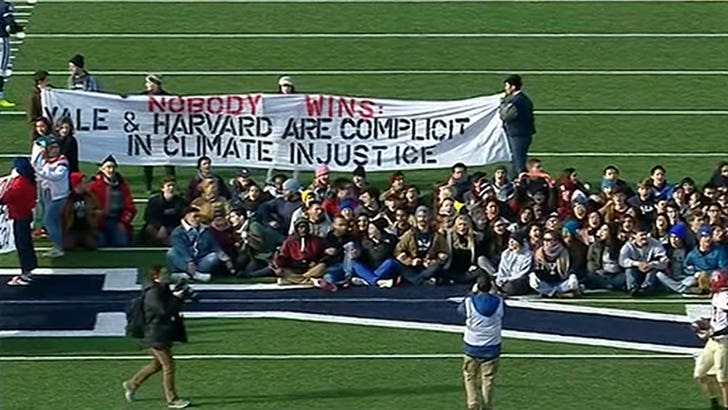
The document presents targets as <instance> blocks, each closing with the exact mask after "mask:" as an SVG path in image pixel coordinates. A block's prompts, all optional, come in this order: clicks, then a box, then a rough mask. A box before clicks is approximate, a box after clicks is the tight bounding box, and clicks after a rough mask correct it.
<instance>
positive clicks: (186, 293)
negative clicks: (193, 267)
mask: <svg viewBox="0 0 728 410" xmlns="http://www.w3.org/2000/svg"><path fill="white" fill-rule="evenodd" d="M172 293H173V294H174V295H175V296H176V297H178V298H180V299H182V300H184V301H190V302H199V301H200V294H199V293H198V292H197V291H195V290H194V289H192V286H190V284H189V283H187V281H184V280H183V281H181V282H179V283H178V284H177V285H176V286H175V287H174V289H172Z"/></svg>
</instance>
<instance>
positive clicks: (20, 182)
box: [0, 157, 38, 286]
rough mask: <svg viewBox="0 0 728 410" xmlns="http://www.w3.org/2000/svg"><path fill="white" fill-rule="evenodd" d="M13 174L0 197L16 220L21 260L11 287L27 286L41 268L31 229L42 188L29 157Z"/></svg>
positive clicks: (17, 162)
mask: <svg viewBox="0 0 728 410" xmlns="http://www.w3.org/2000/svg"><path fill="white" fill-rule="evenodd" d="M10 175H12V176H13V178H12V180H11V182H10V186H9V187H8V189H7V190H6V191H5V193H4V194H3V195H2V197H0V203H2V204H3V205H6V206H7V207H8V214H9V215H8V216H9V217H10V218H11V219H12V220H13V239H14V241H15V249H16V251H17V253H18V259H20V275H17V276H15V277H13V278H12V279H10V281H8V286H26V285H28V284H30V282H31V280H32V276H31V275H32V272H33V269H35V268H37V267H38V258H37V257H36V255H35V250H34V249H33V238H32V236H31V229H30V226H31V224H32V223H33V208H34V207H35V201H36V199H37V198H38V189H37V187H36V182H35V171H34V170H33V167H32V166H31V165H30V161H29V160H28V158H25V157H18V158H15V161H14V162H13V171H12V172H11V174H10Z"/></svg>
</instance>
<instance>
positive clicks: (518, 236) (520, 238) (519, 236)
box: [511, 230, 526, 246]
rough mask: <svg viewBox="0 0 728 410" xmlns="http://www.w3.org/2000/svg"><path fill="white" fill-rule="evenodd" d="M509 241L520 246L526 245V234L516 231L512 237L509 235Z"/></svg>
mask: <svg viewBox="0 0 728 410" xmlns="http://www.w3.org/2000/svg"><path fill="white" fill-rule="evenodd" d="M511 239H513V240H514V241H516V242H518V243H520V244H521V246H523V245H525V244H526V233H525V232H524V231H520V230H519V231H516V232H515V233H514V234H513V235H511Z"/></svg>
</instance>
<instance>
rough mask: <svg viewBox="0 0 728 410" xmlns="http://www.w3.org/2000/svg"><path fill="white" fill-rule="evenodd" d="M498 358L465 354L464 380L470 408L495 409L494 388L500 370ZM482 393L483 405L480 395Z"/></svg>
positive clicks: (475, 409)
mask: <svg viewBox="0 0 728 410" xmlns="http://www.w3.org/2000/svg"><path fill="white" fill-rule="evenodd" d="M498 365H499V362H498V359H497V358H495V359H476V358H474V357H470V356H467V355H466V356H465V360H463V380H464V381H465V397H466V401H467V405H468V410H481V409H482V410H493V388H494V387H495V386H494V385H495V383H494V379H495V374H496V372H498ZM481 394H482V403H483V404H482V406H481V404H480V403H481V400H480V395H481Z"/></svg>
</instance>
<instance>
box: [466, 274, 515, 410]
mask: <svg viewBox="0 0 728 410" xmlns="http://www.w3.org/2000/svg"><path fill="white" fill-rule="evenodd" d="M491 286H492V285H491V280H490V278H489V277H487V276H485V275H483V276H479V277H478V279H477V281H476V283H475V286H473V292H472V293H471V294H469V295H467V296H466V297H465V299H464V300H463V301H462V303H460V305H459V306H458V312H460V314H462V315H463V316H465V334H464V335H463V342H464V350H465V359H464V361H463V379H464V382H465V396H466V401H467V406H468V410H481V409H482V410H493V408H494V407H493V389H494V388H495V384H494V381H495V375H496V373H497V372H498V366H499V357H500V354H501V331H502V326H503V324H502V321H503V309H504V305H503V299H502V298H501V297H500V296H497V295H494V294H491V293H490V290H491Z"/></svg>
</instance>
